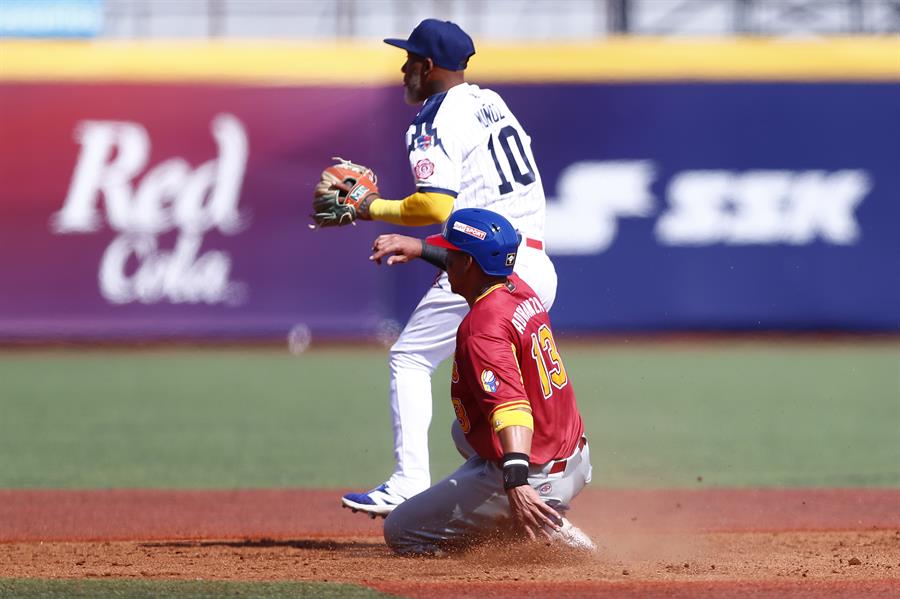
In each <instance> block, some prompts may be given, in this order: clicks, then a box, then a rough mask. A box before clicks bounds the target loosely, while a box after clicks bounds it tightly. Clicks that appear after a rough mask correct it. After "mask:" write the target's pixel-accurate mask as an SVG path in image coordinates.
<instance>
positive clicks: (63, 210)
mask: <svg viewBox="0 0 900 599" xmlns="http://www.w3.org/2000/svg"><path fill="white" fill-rule="evenodd" d="M398 95H399V94H398V92H397V91H396V90H388V89H352V90H348V89H343V88H341V89H336V88H335V89H329V88H285V89H272V88H260V89H254V88H239V87H236V88H224V87H211V86H175V85H166V86H152V85H15V86H12V85H6V86H0V130H2V131H3V136H2V141H0V276H2V279H0V281H2V283H0V284H2V289H3V291H2V293H0V339H4V338H5V339H9V338H55V337H99V338H104V337H110V338H115V337H140V336H148V335H149V336H170V335H175V336H204V335H225V336H236V337H242V336H274V335H278V336H280V335H283V334H285V333H286V331H287V330H289V329H290V328H291V327H293V326H294V325H296V324H301V323H302V324H306V325H307V326H309V327H310V328H311V329H312V331H313V333H314V334H324V335H338V336H344V335H346V336H360V335H363V336H365V335H371V334H372V333H373V332H374V331H376V330H377V329H378V327H379V326H380V324H381V323H382V321H383V320H384V319H386V318H391V317H393V314H394V312H395V311H396V309H397V306H404V301H403V300H400V299H397V297H396V293H395V292H393V290H392V289H388V287H395V286H397V285H401V286H409V287H415V289H410V290H409V293H412V294H417V293H421V291H422V290H423V289H424V287H425V286H427V284H428V276H430V274H429V273H428V272H425V273H423V271H422V269H421V268H416V269H413V270H412V271H410V272H407V273H393V272H392V273H387V274H385V273H383V272H379V269H378V268H376V267H374V266H372V265H370V264H369V263H368V261H367V259H366V258H367V256H368V253H367V250H368V248H369V247H370V244H371V242H372V239H373V238H374V236H375V235H376V234H377V232H379V231H383V230H385V227H381V226H377V225H374V224H371V223H363V224H361V225H360V226H358V227H350V228H346V229H329V230H321V231H311V230H309V229H308V228H307V223H308V222H310V221H309V219H308V214H309V212H310V209H309V206H310V198H311V194H312V187H313V184H314V182H315V181H316V180H317V179H318V175H319V172H320V170H321V169H322V168H323V166H325V165H327V164H328V163H329V160H330V157H331V155H332V154H333V155H343V156H347V157H352V158H353V159H355V160H357V161H359V162H362V163H365V164H368V165H371V166H372V167H373V168H374V169H375V170H376V172H378V173H379V174H380V175H381V177H382V181H383V182H384V183H383V185H382V191H383V193H384V194H386V195H387V196H388V197H391V196H394V197H398V196H401V195H404V194H406V193H408V192H409V187H410V186H411V180H410V179H411V177H410V175H409V171H408V166H407V164H406V156H405V150H404V145H403V143H404V142H403V134H404V131H405V128H406V124H407V122H408V120H409V119H410V118H411V117H412V116H413V115H414V112H413V110H412V109H411V108H408V107H404V105H403V103H402V100H401V98H399V97H398ZM408 303H409V301H408V300H406V304H408ZM405 309H408V305H407V306H406V308H405Z"/></svg>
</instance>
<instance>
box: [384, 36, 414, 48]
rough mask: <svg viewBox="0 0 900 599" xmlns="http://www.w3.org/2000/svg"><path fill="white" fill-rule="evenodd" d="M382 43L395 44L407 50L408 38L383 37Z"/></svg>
mask: <svg viewBox="0 0 900 599" xmlns="http://www.w3.org/2000/svg"><path fill="white" fill-rule="evenodd" d="M384 43H385V44H387V45H389V46H396V47H398V48H403V49H404V50H407V51H409V40H401V39H397V38H393V37H389V38H385V40H384Z"/></svg>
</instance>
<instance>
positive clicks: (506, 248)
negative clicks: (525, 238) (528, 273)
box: [425, 208, 522, 277]
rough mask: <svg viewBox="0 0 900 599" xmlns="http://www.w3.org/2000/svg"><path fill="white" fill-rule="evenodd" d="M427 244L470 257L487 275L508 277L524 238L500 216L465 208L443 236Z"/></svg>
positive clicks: (446, 228)
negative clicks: (463, 253)
mask: <svg viewBox="0 0 900 599" xmlns="http://www.w3.org/2000/svg"><path fill="white" fill-rule="evenodd" d="M425 241H426V242H428V243H429V244H430V245H434V246H437V247H442V248H447V249H448V250H457V251H460V252H465V253H467V254H469V255H470V256H472V257H473V258H474V259H475V262H477V263H478V266H480V267H481V270H483V271H484V272H485V274H489V275H493V276H497V277H508V276H509V275H511V274H512V271H513V266H515V265H516V254H517V253H518V251H519V243H520V242H521V241H522V236H521V235H520V234H519V232H518V231H516V229H515V227H513V226H512V223H510V222H509V221H508V220H506V219H505V218H504V217H502V216H500V215H499V214H497V213H496V212H492V211H490V210H484V209H482V208H462V209H461V210H457V211H456V212H454V213H453V214H451V215H450V218H448V219H447V222H446V223H444V230H443V231H442V232H441V234H440V235H432V236H430V237H428V238H427V239H425Z"/></svg>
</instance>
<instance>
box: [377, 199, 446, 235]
mask: <svg viewBox="0 0 900 599" xmlns="http://www.w3.org/2000/svg"><path fill="white" fill-rule="evenodd" d="M453 200H454V198H453V196H450V195H447V194H445V193H434V192H430V191H418V192H416V193H414V194H412V195H411V196H407V197H405V198H403V199H402V200H386V199H384V198H379V199H377V200H375V201H373V202H372V204H371V205H370V206H369V216H370V217H371V218H372V220H383V221H386V222H389V223H394V224H395V225H408V226H414V227H417V226H422V225H436V224H440V223H442V222H444V221H445V220H447V217H448V216H450V213H451V212H452V211H453Z"/></svg>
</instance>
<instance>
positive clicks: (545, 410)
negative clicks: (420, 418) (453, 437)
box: [450, 275, 584, 464]
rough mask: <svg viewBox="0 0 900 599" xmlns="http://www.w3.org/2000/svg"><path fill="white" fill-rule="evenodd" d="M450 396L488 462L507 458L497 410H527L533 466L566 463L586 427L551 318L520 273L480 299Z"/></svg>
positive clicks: (463, 333) (459, 351)
mask: <svg viewBox="0 0 900 599" xmlns="http://www.w3.org/2000/svg"><path fill="white" fill-rule="evenodd" d="M450 397H451V401H452V402H453V409H454V410H455V411H456V417H457V420H458V421H459V424H460V426H461V427H462V430H463V432H464V433H465V434H466V439H467V440H468V441H469V443H470V444H471V445H472V447H473V448H474V449H475V451H477V452H478V455H480V456H481V457H483V458H487V459H490V460H499V459H500V458H502V457H503V449H502V448H501V447H500V439H499V437H498V435H497V433H495V432H494V430H493V426H492V425H491V420H492V418H491V416H492V415H493V413H494V412H495V411H497V410H500V409H503V408H510V407H513V406H518V405H521V406H524V405H529V406H530V407H531V413H532V416H533V417H534V436H533V438H532V441H531V463H533V464H544V463H546V462H549V461H551V460H556V459H563V458H567V457H569V456H570V455H572V453H573V452H574V451H575V447H576V446H577V444H578V441H579V439H580V438H581V435H582V434H583V433H584V423H583V422H582V420H581V414H580V413H579V412H578V406H577V405H576V404H575V393H574V391H573V390H572V383H571V382H570V381H569V378H568V375H567V373H566V368H565V366H563V362H562V359H561V358H560V357H559V352H558V351H557V349H556V342H555V341H554V339H553V332H552V331H551V330H550V319H549V317H548V315H547V311H546V310H545V309H544V305H543V304H542V303H541V300H540V299H538V297H537V294H535V292H534V291H533V290H532V289H531V287H529V286H528V285H527V284H526V283H525V282H524V281H522V279H520V278H519V277H518V276H516V275H512V276H510V277H509V282H508V283H507V284H500V285H496V286H494V287H492V288H490V289H488V290H487V291H486V292H485V293H484V294H482V295H481V297H479V298H478V300H476V302H475V305H473V306H472V310H471V311H470V312H469V313H468V314H467V315H466V317H465V318H464V319H463V321H462V323H461V324H460V325H459V330H458V331H457V333H456V355H455V356H454V358H453V372H452V375H451V385H450Z"/></svg>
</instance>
